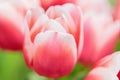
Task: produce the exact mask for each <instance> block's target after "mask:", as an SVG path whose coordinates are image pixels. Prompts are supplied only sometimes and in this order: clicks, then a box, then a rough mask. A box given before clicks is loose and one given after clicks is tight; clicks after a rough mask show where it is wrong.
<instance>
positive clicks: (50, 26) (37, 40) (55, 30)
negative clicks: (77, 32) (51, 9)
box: [23, 14, 77, 78]
mask: <svg viewBox="0 0 120 80" xmlns="http://www.w3.org/2000/svg"><path fill="white" fill-rule="evenodd" d="M28 28H29V27H28V25H27V24H26V34H25V35H26V36H25V42H24V48H23V54H24V58H25V62H26V64H27V65H28V67H30V68H31V69H32V70H34V71H35V72H37V73H38V74H39V75H42V76H46V77H52V78H57V77H62V76H65V75H68V74H69V73H70V72H71V71H72V70H73V68H74V66H75V64H76V61H77V48H76V43H75V40H74V37H73V36H72V35H70V34H67V33H66V31H65V30H64V28H63V27H62V25H60V24H59V23H58V22H57V21H55V20H51V19H49V18H46V15H44V14H43V15H41V17H39V19H38V20H37V21H36V23H35V24H34V26H33V28H34V29H31V30H29V29H28ZM36 30H38V31H37V32H36ZM31 31H32V34H34V32H36V33H35V34H34V35H33V36H34V37H31V35H32V34H31Z"/></svg>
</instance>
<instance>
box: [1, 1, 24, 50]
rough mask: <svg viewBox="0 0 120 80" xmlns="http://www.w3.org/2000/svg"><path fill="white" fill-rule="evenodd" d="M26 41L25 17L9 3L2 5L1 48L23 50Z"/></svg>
mask: <svg viewBox="0 0 120 80" xmlns="http://www.w3.org/2000/svg"><path fill="white" fill-rule="evenodd" d="M23 40H24V27H23V16H22V15H21V14H20V13H18V12H17V11H16V9H15V8H14V7H13V6H12V5H11V4H9V3H7V2H2V3H0V46H1V48H2V49H8V50H21V49H22V45H23Z"/></svg>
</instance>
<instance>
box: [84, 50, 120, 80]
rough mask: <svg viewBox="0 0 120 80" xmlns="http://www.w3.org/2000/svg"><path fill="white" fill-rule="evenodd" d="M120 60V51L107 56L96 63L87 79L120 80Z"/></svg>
mask: <svg viewBox="0 0 120 80" xmlns="http://www.w3.org/2000/svg"><path fill="white" fill-rule="evenodd" d="M119 60H120V52H115V53H113V54H111V55H108V56H106V57H105V58H103V59H101V60H100V61H98V62H97V63H96V64H95V66H94V68H93V69H92V70H91V71H90V72H89V74H88V75H87V77H86V78H85V80H119V79H120V77H119V74H120V63H119Z"/></svg>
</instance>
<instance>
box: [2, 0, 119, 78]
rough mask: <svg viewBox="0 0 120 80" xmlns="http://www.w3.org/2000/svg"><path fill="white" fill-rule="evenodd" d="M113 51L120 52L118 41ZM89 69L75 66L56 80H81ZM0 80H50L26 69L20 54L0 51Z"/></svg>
mask: <svg viewBox="0 0 120 80" xmlns="http://www.w3.org/2000/svg"><path fill="white" fill-rule="evenodd" d="M110 3H111V5H114V4H115V1H114V0H110ZM115 51H120V39H119V40H118V42H117V44H116V48H115ZM89 70H90V68H88V67H85V66H83V65H80V64H77V65H76V67H75V68H74V70H73V72H72V73H71V74H70V75H68V76H65V77H63V78H59V79H57V80H83V78H84V76H85V75H86V74H87V73H88V72H89ZM0 80H52V79H49V78H45V77H43V76H39V75H37V74H36V73H35V72H33V71H32V70H30V69H28V68H27V66H26V64H25V62H24V59H23V56H22V52H12V51H5V50H1V49H0Z"/></svg>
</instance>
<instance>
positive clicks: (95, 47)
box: [79, 11, 120, 65]
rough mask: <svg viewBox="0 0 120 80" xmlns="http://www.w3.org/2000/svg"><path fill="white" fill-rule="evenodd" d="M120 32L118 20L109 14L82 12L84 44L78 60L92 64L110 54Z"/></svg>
mask: <svg viewBox="0 0 120 80" xmlns="http://www.w3.org/2000/svg"><path fill="white" fill-rule="evenodd" d="M119 34H120V22H119V21H118V22H114V21H113V20H112V16H111V15H110V14H101V13H95V12H93V11H92V12H88V13H86V14H84V45H83V50H82V54H81V56H80V59H79V61H80V62H82V63H83V64H86V65H92V64H94V63H95V62H96V61H97V60H99V59H100V58H102V57H104V56H106V55H108V54H111V53H112V52H113V51H114V47H115V44H116V42H117V39H118V36H119Z"/></svg>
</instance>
